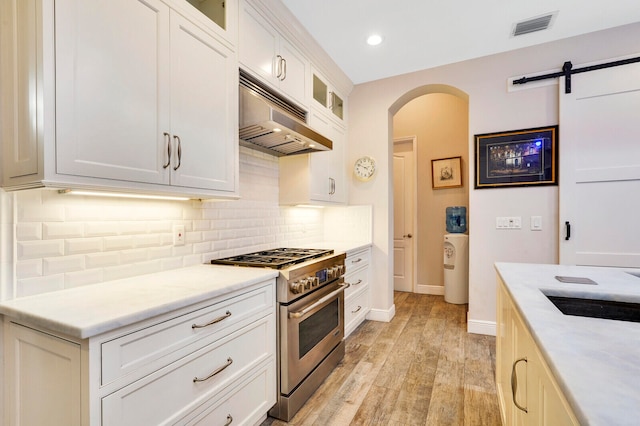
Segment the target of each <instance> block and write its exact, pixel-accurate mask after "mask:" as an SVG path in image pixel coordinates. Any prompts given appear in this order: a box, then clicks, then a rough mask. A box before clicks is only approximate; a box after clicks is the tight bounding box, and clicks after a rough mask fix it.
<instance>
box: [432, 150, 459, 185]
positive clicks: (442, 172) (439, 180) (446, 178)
mask: <svg viewBox="0 0 640 426" xmlns="http://www.w3.org/2000/svg"><path fill="white" fill-rule="evenodd" d="M461 186H462V157H451V158H440V159H438V160H431V187H432V188H433V189H444V188H458V187H461Z"/></svg>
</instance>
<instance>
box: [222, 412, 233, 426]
mask: <svg viewBox="0 0 640 426" xmlns="http://www.w3.org/2000/svg"><path fill="white" fill-rule="evenodd" d="M231 423H233V417H231V414H227V422H226V423H225V424H224V426H229V425H230V424H231Z"/></svg>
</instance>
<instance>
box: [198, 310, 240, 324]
mask: <svg viewBox="0 0 640 426" xmlns="http://www.w3.org/2000/svg"><path fill="white" fill-rule="evenodd" d="M230 316H231V312H229V311H227V313H226V314H224V315H222V316H221V317H218V318H216V319H214V320H212V321H211V322H208V323H206V324H203V325H198V324H192V325H191V328H205V327H209V326H210V325H213V324H216V323H219V322H220V321H222V320H224V319H227V318H229V317H230Z"/></svg>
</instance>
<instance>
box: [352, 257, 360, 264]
mask: <svg viewBox="0 0 640 426" xmlns="http://www.w3.org/2000/svg"><path fill="white" fill-rule="evenodd" d="M360 262H362V258H361V257H359V258H357V259H356V260H352V261H351V263H360Z"/></svg>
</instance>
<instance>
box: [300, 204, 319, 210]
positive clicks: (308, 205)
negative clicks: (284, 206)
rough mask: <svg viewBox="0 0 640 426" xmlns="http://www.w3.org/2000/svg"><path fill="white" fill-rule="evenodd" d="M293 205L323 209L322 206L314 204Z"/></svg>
mask: <svg viewBox="0 0 640 426" xmlns="http://www.w3.org/2000/svg"><path fill="white" fill-rule="evenodd" d="M295 207H302V208H304V209H324V206H315V205H313V204H296V205H295Z"/></svg>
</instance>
